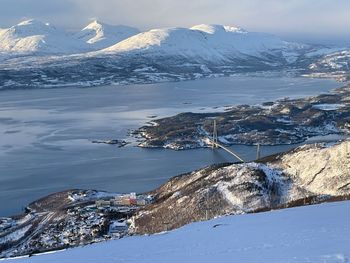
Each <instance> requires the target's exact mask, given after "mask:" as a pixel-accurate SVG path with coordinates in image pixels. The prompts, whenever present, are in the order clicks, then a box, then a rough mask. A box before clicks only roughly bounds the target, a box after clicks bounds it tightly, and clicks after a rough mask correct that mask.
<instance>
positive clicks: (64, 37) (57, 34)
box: [0, 20, 88, 55]
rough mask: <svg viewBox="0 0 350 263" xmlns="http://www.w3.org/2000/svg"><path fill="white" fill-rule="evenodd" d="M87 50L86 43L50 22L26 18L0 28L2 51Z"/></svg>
mask: <svg viewBox="0 0 350 263" xmlns="http://www.w3.org/2000/svg"><path fill="white" fill-rule="evenodd" d="M86 51H88V46H87V45H86V44H84V43H82V42H81V41H78V40H75V39H74V38H73V37H72V35H71V34H68V33H67V32H65V31H64V30H62V29H58V28H56V27H54V26H52V25H50V24H49V23H43V22H40V21H37V20H26V21H23V22H21V23H19V24H17V25H15V26H12V27H10V28H7V29H0V52H3V53H5V54H6V53H8V54H11V53H19V54H28V53H35V54H41V55H42V54H72V53H79V52H86Z"/></svg>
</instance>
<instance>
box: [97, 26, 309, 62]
mask: <svg viewBox="0 0 350 263" xmlns="http://www.w3.org/2000/svg"><path fill="white" fill-rule="evenodd" d="M305 47H306V46H303V45H297V44H293V43H288V42H285V41H282V40H281V39H279V38H278V37H275V36H273V35H269V34H264V33H250V32H247V31H244V30H242V29H239V28H237V27H232V26H222V25H204V24H203V25H197V26H194V27H191V28H166V29H153V30H150V31H148V32H144V33H141V34H138V35H136V36H133V37H131V38H129V39H126V40H124V41H122V42H120V43H118V44H116V45H114V46H111V47H109V48H107V49H105V50H103V52H110V53H120V52H138V53H141V54H142V55H152V56H154V55H156V56H183V57H189V58H197V59H204V60H219V61H225V60H226V61H228V60H230V59H232V58H235V57H242V55H249V56H259V55H261V54H262V53H264V52H274V51H277V50H278V51H281V50H286V51H288V50H290V49H296V50H297V49H299V48H300V49H301V48H305Z"/></svg>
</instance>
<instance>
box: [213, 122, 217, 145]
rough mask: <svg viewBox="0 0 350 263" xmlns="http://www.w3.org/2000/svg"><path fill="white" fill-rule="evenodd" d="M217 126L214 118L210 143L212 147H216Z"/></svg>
mask: <svg viewBox="0 0 350 263" xmlns="http://www.w3.org/2000/svg"><path fill="white" fill-rule="evenodd" d="M217 143H218V128H217V125H216V119H214V126H213V143H212V148H213V149H214V148H218V145H217Z"/></svg>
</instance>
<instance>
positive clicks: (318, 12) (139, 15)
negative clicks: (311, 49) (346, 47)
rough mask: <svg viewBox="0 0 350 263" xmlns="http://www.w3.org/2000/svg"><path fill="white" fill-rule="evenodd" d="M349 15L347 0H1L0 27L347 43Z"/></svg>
mask: <svg viewBox="0 0 350 263" xmlns="http://www.w3.org/2000/svg"><path fill="white" fill-rule="evenodd" d="M349 13H350V1H349V0H0V27H8V26H11V25H13V24H16V23H18V22H19V21H21V20H23V19H29V18H34V19H39V20H42V21H43V22H51V23H52V24H54V25H56V26H61V27H66V28H69V29H71V30H73V29H74V30H77V29H79V28H81V27H83V26H84V25H86V24H87V23H88V22H89V21H90V20H92V19H98V20H100V21H103V22H106V23H109V24H125V25H130V26H135V27H138V28H139V29H141V30H147V29H150V28H160V27H171V26H182V27H188V26H192V25H196V24H202V23H208V24H227V25H235V26H239V27H242V28H244V29H246V30H249V31H261V32H268V33H273V34H276V35H279V36H281V37H283V38H286V39H287V40H290V39H295V40H303V41H306V42H317V41H319V42H327V41H328V42H335V41H345V42H349V43H350V15H349Z"/></svg>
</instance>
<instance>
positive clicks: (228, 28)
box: [190, 24, 246, 34]
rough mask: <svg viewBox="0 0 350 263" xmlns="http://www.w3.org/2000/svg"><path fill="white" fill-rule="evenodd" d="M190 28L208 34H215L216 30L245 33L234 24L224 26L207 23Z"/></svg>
mask: <svg viewBox="0 0 350 263" xmlns="http://www.w3.org/2000/svg"><path fill="white" fill-rule="evenodd" d="M190 29H191V30H198V31H202V32H205V33H208V34H215V33H218V32H223V33H226V32H232V33H245V32H246V31H244V30H243V29H241V28H239V27H235V26H224V25H207V24H201V25H196V26H193V27H191V28H190Z"/></svg>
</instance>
